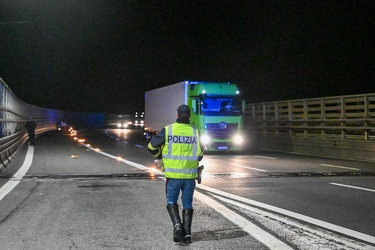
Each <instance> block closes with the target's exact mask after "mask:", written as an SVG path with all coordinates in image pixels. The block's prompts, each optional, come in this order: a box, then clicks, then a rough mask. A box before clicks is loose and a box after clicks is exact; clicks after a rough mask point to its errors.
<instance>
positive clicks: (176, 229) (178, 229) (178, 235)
mask: <svg viewBox="0 0 375 250" xmlns="http://www.w3.org/2000/svg"><path fill="white" fill-rule="evenodd" d="M167 210H168V213H169V216H170V217H171V220H172V224H173V241H174V242H180V241H182V240H183V238H184V234H183V229H182V225H181V218H180V214H179V211H178V205H177V204H168V205H167Z"/></svg>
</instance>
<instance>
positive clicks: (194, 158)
mask: <svg viewBox="0 0 375 250" xmlns="http://www.w3.org/2000/svg"><path fill="white" fill-rule="evenodd" d="M162 154H163V165H164V175H165V177H167V178H174V179H195V178H197V177H198V173H197V167H198V157H199V156H201V155H203V152H202V150H201V148H200V146H199V133H198V130H197V129H196V128H194V127H192V126H191V125H189V124H184V123H173V124H171V125H169V126H166V127H165V144H164V147H163V151H162Z"/></svg>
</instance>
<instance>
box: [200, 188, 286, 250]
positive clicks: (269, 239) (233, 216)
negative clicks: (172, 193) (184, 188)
mask: <svg viewBox="0 0 375 250" xmlns="http://www.w3.org/2000/svg"><path fill="white" fill-rule="evenodd" d="M194 197H195V198H197V199H198V200H200V201H201V202H203V203H205V204H207V205H208V206H210V207H212V208H213V209H215V210H216V211H217V212H219V213H220V214H221V215H223V216H224V217H225V218H227V219H228V220H229V221H231V222H232V223H234V224H236V225H238V226H239V227H240V228H241V229H242V230H244V231H245V232H247V233H248V234H249V235H251V236H252V237H254V238H255V239H256V240H257V241H259V242H260V243H262V244H264V245H265V246H267V247H268V248H269V249H271V250H272V249H275V250H283V249H292V248H291V247H290V246H288V245H287V244H285V243H284V242H282V241H281V240H279V239H277V238H276V237H274V236H273V235H271V234H269V233H268V232H266V231H264V230H263V229H261V228H260V227H258V226H256V225H255V224H253V223H251V222H250V221H248V220H247V219H245V218H244V217H242V216H240V215H239V214H237V213H235V212H233V211H232V210H230V209H228V208H226V207H225V206H224V205H222V204H220V203H219V202H217V201H215V200H213V199H212V198H210V197H208V196H207V195H204V194H202V193H200V192H196V193H195V195H194Z"/></svg>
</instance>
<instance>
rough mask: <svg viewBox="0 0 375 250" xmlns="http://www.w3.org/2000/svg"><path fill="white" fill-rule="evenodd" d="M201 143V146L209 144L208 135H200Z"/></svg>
mask: <svg viewBox="0 0 375 250" xmlns="http://www.w3.org/2000/svg"><path fill="white" fill-rule="evenodd" d="M201 142H202V143H203V144H205V145H206V144H208V143H209V142H210V137H209V136H208V135H201Z"/></svg>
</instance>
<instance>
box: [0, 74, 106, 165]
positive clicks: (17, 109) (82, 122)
mask: <svg viewBox="0 0 375 250" xmlns="http://www.w3.org/2000/svg"><path fill="white" fill-rule="evenodd" d="M30 117H32V118H33V120H34V121H35V122H36V124H37V129H36V131H35V133H36V135H38V134H40V133H43V132H47V131H50V130H54V129H56V125H57V124H58V123H59V122H61V121H65V122H66V121H68V123H69V124H72V125H74V126H76V127H100V126H103V125H104V114H101V113H78V112H67V111H60V110H54V109H46V108H41V107H37V106H34V105H30V104H27V103H24V102H22V101H20V100H19V99H18V98H17V97H16V96H15V95H14V93H13V92H12V91H11V89H10V88H9V87H8V86H7V85H6V84H5V82H4V81H3V80H2V79H1V78H0V171H1V169H3V168H4V167H5V166H6V165H7V164H9V162H10V161H11V159H12V158H13V157H14V155H15V153H16V152H17V150H18V149H19V148H20V146H21V145H22V144H23V143H25V142H26V141H27V139H28V136H27V133H26V130H25V128H24V126H25V123H26V121H27V120H28V119H29V118H30Z"/></svg>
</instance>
